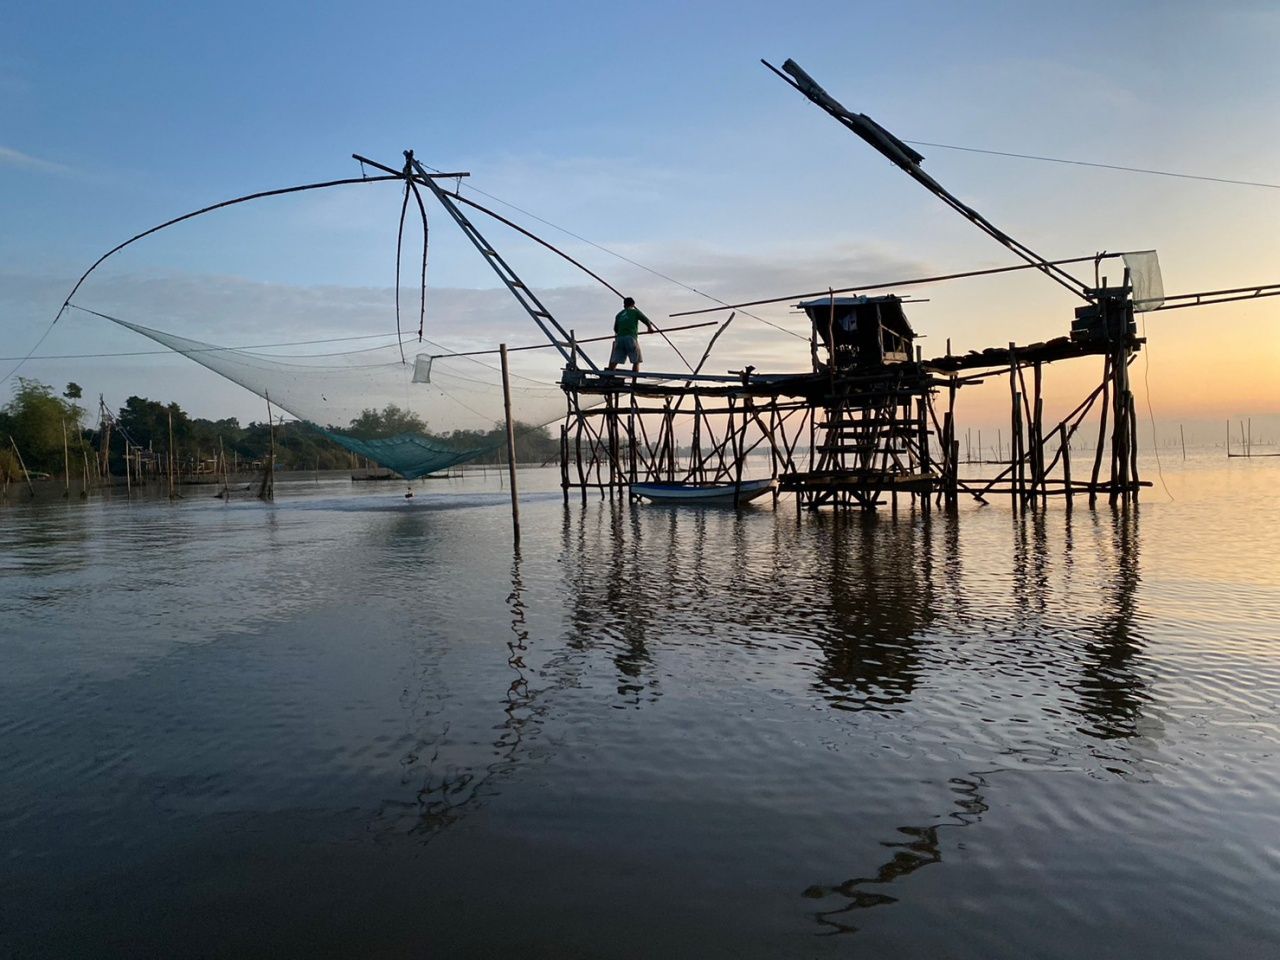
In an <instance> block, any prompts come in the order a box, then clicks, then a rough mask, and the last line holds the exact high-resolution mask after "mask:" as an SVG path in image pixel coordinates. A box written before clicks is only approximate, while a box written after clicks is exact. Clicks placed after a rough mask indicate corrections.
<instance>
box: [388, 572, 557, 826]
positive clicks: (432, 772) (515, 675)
mask: <svg viewBox="0 0 1280 960" xmlns="http://www.w3.org/2000/svg"><path fill="white" fill-rule="evenodd" d="M507 606H508V609H509V611H510V613H511V633H512V635H513V639H508V640H507V641H506V646H507V666H508V667H509V668H510V669H511V672H512V677H511V682H510V685H509V686H508V687H507V694H506V699H505V703H504V705H503V708H502V711H503V714H504V715H505V719H504V720H503V722H502V723H501V724H500V725H499V727H498V728H497V729H498V735H497V737H496V738H495V739H494V741H493V755H494V759H493V760H492V761H491V762H490V763H488V764H486V765H485V766H484V768H483V769H480V768H479V767H478V766H477V767H470V766H466V765H462V766H457V767H455V766H454V765H452V764H448V763H447V762H446V761H445V760H444V759H443V758H442V757H441V751H440V744H441V743H443V742H444V741H445V739H446V738H447V736H448V734H449V724H448V723H446V724H445V725H444V726H443V728H442V729H441V731H440V735H439V736H438V737H437V739H436V746H435V749H434V751H433V752H432V755H431V756H430V757H429V758H428V760H427V762H426V765H425V770H424V773H423V775H422V779H421V780H420V784H421V786H420V787H419V788H418V790H417V791H416V794H415V798H414V800H413V801H411V802H409V803H397V802H388V803H386V804H384V805H383V809H382V810H381V811H379V814H378V819H379V820H384V821H390V830H391V832H397V833H398V832H403V833H407V834H409V835H412V836H416V837H418V838H420V839H422V841H423V842H424V843H426V842H430V841H431V840H432V839H433V838H434V837H435V836H436V835H437V834H439V832H440V831H441V830H443V829H444V828H446V827H448V826H450V825H451V824H453V823H455V822H457V821H458V820H460V819H461V818H462V817H463V816H465V815H466V813H467V812H468V811H470V810H474V809H476V808H477V807H479V806H480V805H481V804H482V803H483V802H484V801H485V800H486V799H488V798H489V797H491V796H494V795H495V794H496V790H495V789H494V783H495V781H496V780H497V779H498V778H499V777H500V776H501V775H502V774H505V773H507V772H509V771H510V770H512V769H513V768H514V767H515V766H516V765H517V764H518V763H519V762H520V760H521V747H522V746H523V744H524V742H525V740H526V738H527V737H528V736H529V735H530V733H531V732H532V730H533V726H531V725H536V722H537V721H538V720H539V719H540V717H541V714H542V712H543V708H540V707H538V706H537V705H536V700H537V696H538V692H537V691H532V690H530V688H529V682H528V679H527V678H526V676H525V671H526V670H527V669H528V668H527V666H526V665H525V662H524V656H525V654H526V653H527V652H528V650H529V629H528V621H527V616H526V612H525V604H524V582H523V580H522V579H521V575H520V550H519V548H518V547H517V548H516V550H515V555H514V558H513V559H512V564H511V593H509V594H508V595H507ZM417 759H418V757H417V756H416V755H415V754H413V753H410V754H409V755H408V756H407V757H406V758H405V759H404V760H402V761H401V762H402V763H403V764H404V765H405V766H409V765H411V764H413V763H415V762H416V761H417ZM442 763H443V764H445V770H444V772H443V773H437V772H436V770H437V768H438V767H439V766H440V765H441V764H442Z"/></svg>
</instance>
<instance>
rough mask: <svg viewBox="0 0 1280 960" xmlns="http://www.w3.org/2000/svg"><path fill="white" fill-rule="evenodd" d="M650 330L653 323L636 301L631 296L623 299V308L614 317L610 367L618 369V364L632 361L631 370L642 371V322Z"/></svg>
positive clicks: (634, 371)
mask: <svg viewBox="0 0 1280 960" xmlns="http://www.w3.org/2000/svg"><path fill="white" fill-rule="evenodd" d="M641 323H643V324H644V325H645V326H646V327H648V328H649V329H650V330H652V329H654V327H653V323H652V322H651V321H650V320H649V318H648V317H646V316H645V315H644V314H643V313H641V312H640V311H639V310H637V309H636V302H635V301H634V300H633V299H631V298H630V297H624V298H623V300H622V310H621V311H619V313H618V315H617V316H616V317H614V318H613V352H612V353H611V354H609V369H610V370H616V369H618V364H620V363H623V362H630V364H631V372H632V373H639V372H640V359H641V357H640V340H639V337H638V334H639V333H640V324H641Z"/></svg>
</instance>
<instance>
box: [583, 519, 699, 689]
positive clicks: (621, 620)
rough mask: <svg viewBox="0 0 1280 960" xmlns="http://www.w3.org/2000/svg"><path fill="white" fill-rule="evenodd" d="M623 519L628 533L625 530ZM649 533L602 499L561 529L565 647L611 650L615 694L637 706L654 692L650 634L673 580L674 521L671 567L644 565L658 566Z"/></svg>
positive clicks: (675, 567) (675, 574)
mask: <svg viewBox="0 0 1280 960" xmlns="http://www.w3.org/2000/svg"><path fill="white" fill-rule="evenodd" d="M645 513H646V514H649V516H650V517H651V518H652V519H653V520H655V521H656V519H657V518H658V516H660V515H661V514H660V511H657V510H655V511H651V512H650V511H645ZM627 522H629V523H630V529H629V530H628V529H625V528H624V524H626V523H627ZM589 527H590V528H591V529H590V530H589V529H588V528H589ZM649 529H650V525H649V524H646V523H645V522H644V521H642V520H641V519H640V516H639V512H638V511H635V510H630V509H628V507H627V505H626V502H625V501H623V500H619V501H615V502H613V503H610V502H609V501H601V503H600V504H599V505H598V507H597V508H595V509H593V510H590V511H582V512H581V513H575V514H574V515H573V516H572V517H568V515H566V522H565V525H564V542H563V552H562V558H563V565H564V570H565V581H566V583H567V584H568V587H569V629H568V635H567V637H566V646H567V648H568V649H569V650H572V651H575V652H576V653H579V654H581V653H590V652H594V651H596V650H600V649H602V648H603V650H604V651H606V652H611V655H612V659H613V663H614V666H615V668H616V669H617V691H618V695H619V697H621V698H622V699H623V701H624V702H625V703H626V704H628V705H630V706H639V705H640V703H641V698H642V696H645V695H647V696H646V697H645V698H646V699H648V700H653V699H655V698H656V697H657V696H658V695H659V691H658V689H657V688H658V681H657V678H656V677H654V676H653V675H652V673H653V671H652V663H653V655H652V653H651V652H650V650H649V641H648V637H649V631H650V630H651V629H652V628H653V626H654V625H655V624H656V623H658V622H659V616H660V615H659V613H658V611H657V609H656V607H655V604H657V603H662V604H666V603H668V602H669V601H668V598H669V596H670V593H671V591H670V589H669V585H670V583H671V582H672V581H671V578H673V577H678V575H679V573H678V571H679V563H680V561H679V559H678V556H677V554H676V553H675V547H674V543H675V540H676V526H675V524H674V521H673V524H672V526H671V530H670V536H671V540H672V544H673V546H672V549H671V552H670V553H669V554H668V555H667V556H668V561H669V562H668V564H667V565H665V566H662V565H658V566H657V567H655V568H654V569H650V567H649V563H650V562H653V563H654V564H658V562H659V555H658V553H657V552H656V551H655V549H654V547H655V545H654V544H646V543H645V537H646V535H647V533H648V531H649ZM575 534H576V536H575ZM663 577H666V578H667V579H665V580H664V579H662V578H663ZM668 626H669V624H668Z"/></svg>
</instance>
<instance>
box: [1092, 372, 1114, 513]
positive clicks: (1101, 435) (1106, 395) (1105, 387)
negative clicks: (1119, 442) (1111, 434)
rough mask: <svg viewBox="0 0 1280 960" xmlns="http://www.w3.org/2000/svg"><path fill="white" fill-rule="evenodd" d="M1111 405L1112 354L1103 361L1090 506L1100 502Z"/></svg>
mask: <svg viewBox="0 0 1280 960" xmlns="http://www.w3.org/2000/svg"><path fill="white" fill-rule="evenodd" d="M1110 405H1111V355H1110V354H1107V356H1106V357H1105V359H1104V360H1103V361H1102V407H1101V408H1100V412H1099V414H1098V445H1097V449H1096V450H1095V451H1094V455H1093V473H1092V475H1091V477H1090V480H1089V506H1091V507H1092V506H1093V505H1094V504H1095V503H1097V502H1098V474H1099V472H1100V471H1101V470H1102V451H1103V450H1104V449H1105V447H1104V445H1105V443H1106V438H1107V408H1108V407H1109V406H1110Z"/></svg>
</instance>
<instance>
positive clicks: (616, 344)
mask: <svg viewBox="0 0 1280 960" xmlns="http://www.w3.org/2000/svg"><path fill="white" fill-rule="evenodd" d="M640 359H641V358H640V340H639V339H638V338H636V337H614V338H613V353H611V354H609V362H610V363H639V362H640Z"/></svg>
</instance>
